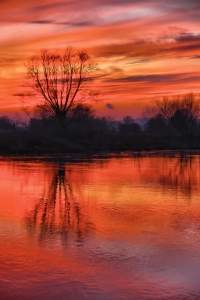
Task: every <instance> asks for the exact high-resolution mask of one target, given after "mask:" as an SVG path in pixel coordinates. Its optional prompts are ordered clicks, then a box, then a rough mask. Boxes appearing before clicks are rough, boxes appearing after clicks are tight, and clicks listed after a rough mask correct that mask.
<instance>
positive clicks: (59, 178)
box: [0, 154, 200, 299]
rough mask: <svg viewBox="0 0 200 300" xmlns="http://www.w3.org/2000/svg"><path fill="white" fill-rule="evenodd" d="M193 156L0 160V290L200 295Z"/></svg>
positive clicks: (198, 182)
mask: <svg viewBox="0 0 200 300" xmlns="http://www.w3.org/2000/svg"><path fill="white" fill-rule="evenodd" d="M199 162H200V158H199V155H190V156H180V155H178V154H174V155H173V156H171V157H169V156H151V157H150V156H149V157H146V156H141V157H125V158H111V159H107V160H98V159H96V160H94V161H92V162H87V161H83V162H79V163H72V162H71V163H69V162H67V163H65V162H62V163H61V162H60V163H52V162H44V161H37V162H30V161H18V162H16V161H11V160H10V161H1V162H0V165H1V176H2V177H1V183H0V191H1V195H2V197H1V202H0V225H1V230H0V237H1V247H0V257H1V259H0V267H1V271H0V292H1V291H2V293H4V295H7V296H6V297H7V298H5V299H12V297H13V299H14V295H16V294H17V295H21V296H20V297H21V299H28V294H27V293H28V289H32V295H33V297H32V298H30V299H35V298H34V297H36V296H37V299H44V297H47V295H48V297H50V298H48V299H55V297H58V296H59V295H60V296H59V297H61V299H62V297H64V296H63V295H65V293H67V292H68V293H71V294H70V295H71V297H78V299H94V297H95V295H96V296H97V295H102V296H101V297H102V299H103V297H104V298H106V299H113V298H115V299H123V298H125V299H134V298H133V295H136V296H135V297H136V299H138V298H137V297H140V298H141V299H162V297H163V299H164V297H166V296H167V295H168V293H169V292H170V293H171V296H172V297H175V296H176V299H183V296H184V297H185V295H186V296H187V297H188V298H187V299H190V298H189V297H190V296H188V295H189V294H188V293H189V292H188V291H189V289H190V290H191V289H192V290H193V293H194V295H195V297H196V296H199V294H198V293H199V291H198V284H197V283H196V281H195V278H199V277H200V260H199V252H200V238H199V236H200V235H199V230H200V218H199V216H200V203H199V194H200V177H199ZM23 282H25V284H24V285H23ZM50 282H51V284H50ZM57 286H59V289H58V287H57ZM8 287H9V290H10V292H6V290H8ZM47 287H48V288H47ZM144 287H145V289H144ZM181 287H183V288H181ZM181 289H182V292H181V293H183V294H180V291H181ZM49 290H51V295H50V296H49ZM6 293H7V294H6ZM20 293H23V295H22V294H20ZM103 295H104V296H103ZM174 295H175V296H174ZM29 296H30V295H29ZM51 296H52V298H51ZM9 297H10V298H9ZM38 297H39V298H38ZM40 297H41V298H40ZM99 297H100V296H99ZM101 297H100V298H101ZM142 297H143V298H142ZM159 297H160V298H159ZM181 297H182V298H181ZM140 298H139V299H140ZM15 299H16V298H15ZM174 299H175V298H174ZM191 299H192V298H191Z"/></svg>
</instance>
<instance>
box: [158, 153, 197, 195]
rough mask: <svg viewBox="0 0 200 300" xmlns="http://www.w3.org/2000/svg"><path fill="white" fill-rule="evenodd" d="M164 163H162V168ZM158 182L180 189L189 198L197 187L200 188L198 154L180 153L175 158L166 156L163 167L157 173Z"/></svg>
mask: <svg viewBox="0 0 200 300" xmlns="http://www.w3.org/2000/svg"><path fill="white" fill-rule="evenodd" d="M161 166H162V164H161V163H160V166H159V168H160V170H161ZM157 177H159V178H158V182H159V183H160V184H162V185H163V186H165V187H171V188H173V189H175V190H180V191H182V192H184V193H185V195H186V196H188V197H189V198H190V197H191V194H192V192H193V191H194V190H195V189H199V188H200V181H199V158H198V157H197V156H196V157H195V156H188V155H180V157H177V158H175V159H173V160H172V159H171V158H170V159H169V160H168V159H167V158H166V157H165V158H164V161H163V169H162V170H161V173H159V175H157Z"/></svg>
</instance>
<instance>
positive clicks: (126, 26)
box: [0, 0, 200, 119]
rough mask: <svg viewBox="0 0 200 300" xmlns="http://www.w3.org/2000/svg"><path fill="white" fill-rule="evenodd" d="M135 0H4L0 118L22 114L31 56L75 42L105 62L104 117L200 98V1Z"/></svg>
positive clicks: (99, 110) (101, 75)
mask: <svg viewBox="0 0 200 300" xmlns="http://www.w3.org/2000/svg"><path fill="white" fill-rule="evenodd" d="M132 2H133V1H130V0H125V1H124V0H123V1H122V0H114V1H113V0H112V1H110V0H108V1H105V0H97V1H95V3H93V2H92V1H90V0H88V1H85V2H83V3H82V2H78V1H73V2H71V1H69V0H67V1H59V2H57V1H55V0H40V1H38V0H35V1H34V4H33V2H32V1H30V0H26V1H25V0H21V1H19V2H17V3H16V2H15V1H14V0H8V1H3V2H1V3H0V26H1V38H0V45H1V50H0V55H1V56H0V89H1V96H0V100H1V105H0V115H2V114H10V113H16V112H20V111H21V107H22V101H21V97H20V94H21V93H23V83H24V79H23V77H24V75H23V73H24V71H25V69H24V63H25V61H26V59H27V58H28V57H29V56H30V55H31V54H33V53H35V52H38V51H39V50H40V49H41V48H51V49H54V48H55V49H57V48H63V47H65V46H66V45H68V44H71V45H72V46H73V47H74V48H81V49H86V50H87V51H88V53H89V54H91V56H92V57H93V59H94V60H95V61H96V62H97V63H98V64H99V67H100V71H99V72H98V73H97V79H96V81H95V83H94V89H96V90H98V91H99V92H100V93H101V98H103V101H101V102H100V103H98V104H94V108H95V109H96V114H97V115H101V116H103V115H105V116H108V115H110V116H112V117H114V118H116V119H121V118H122V117H123V116H126V115H131V116H132V117H134V118H136V117H141V113H142V111H143V109H144V108H145V106H146V105H149V104H150V101H151V100H153V99H155V98H162V97H163V96H172V95H177V94H179V95H180V94H185V93H189V92H193V93H195V94H197V95H199V94H200V70H199V66H200V23H199V13H200V3H199V1H198V0H192V1H190V2H189V3H188V1H186V0H183V1H176V3H174V1H172V0H169V1H164V0H163V1H158V0H150V1H147V0H144V1H142V2H141V1H139V0H136V1H134V3H132ZM26 104H27V103H26Z"/></svg>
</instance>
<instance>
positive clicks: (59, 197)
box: [26, 165, 91, 242]
mask: <svg viewBox="0 0 200 300" xmlns="http://www.w3.org/2000/svg"><path fill="white" fill-rule="evenodd" d="M26 224H27V226H28V229H29V231H30V232H35V231H38V232H39V239H40V241H43V240H45V239H48V238H49V237H50V236H52V235H56V236H58V235H59V234H60V235H61V236H62V238H66V237H67V234H68V233H70V232H72V233H75V234H76V238H77V241H78V242H82V241H83V237H84V236H85V235H86V234H87V233H88V232H89V231H90V230H91V224H90V223H89V221H88V220H87V219H86V216H84V214H83V213H82V209H81V207H80V204H79V203H78V201H77V200H76V198H75V196H74V193H73V189H72V186H71V184H70V183H69V181H68V180H67V179H66V174H65V166H64V165H58V167H57V168H55V169H54V174H53V177H52V181H51V183H50V186H49V187H48V189H47V192H46V191H45V189H44V193H43V197H42V198H41V199H40V200H39V201H38V202H37V203H36V204H35V207H34V209H33V210H32V211H31V212H30V213H29V214H28V215H27V216H26Z"/></svg>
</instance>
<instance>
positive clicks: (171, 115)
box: [155, 93, 200, 138]
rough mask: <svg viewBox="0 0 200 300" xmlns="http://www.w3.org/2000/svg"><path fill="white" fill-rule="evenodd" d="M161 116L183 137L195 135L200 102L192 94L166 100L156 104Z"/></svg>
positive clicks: (199, 113) (199, 114)
mask: <svg viewBox="0 0 200 300" xmlns="http://www.w3.org/2000/svg"><path fill="white" fill-rule="evenodd" d="M155 103H156V106H157V108H158V110H159V113H160V114H161V116H163V118H164V119H166V120H168V121H169V122H170V124H171V125H172V126H173V127H174V128H175V129H176V130H177V132H179V133H180V134H181V135H182V136H184V137H186V138H188V137H191V136H192V135H194V134H195V131H196V129H197V124H198V122H197V121H198V118H199V116H200V102H199V100H197V99H196V98H195V96H194V94H192V93H190V94H187V95H184V96H183V97H176V98H174V99H169V98H164V99H163V100H158V101H156V102H155Z"/></svg>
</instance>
